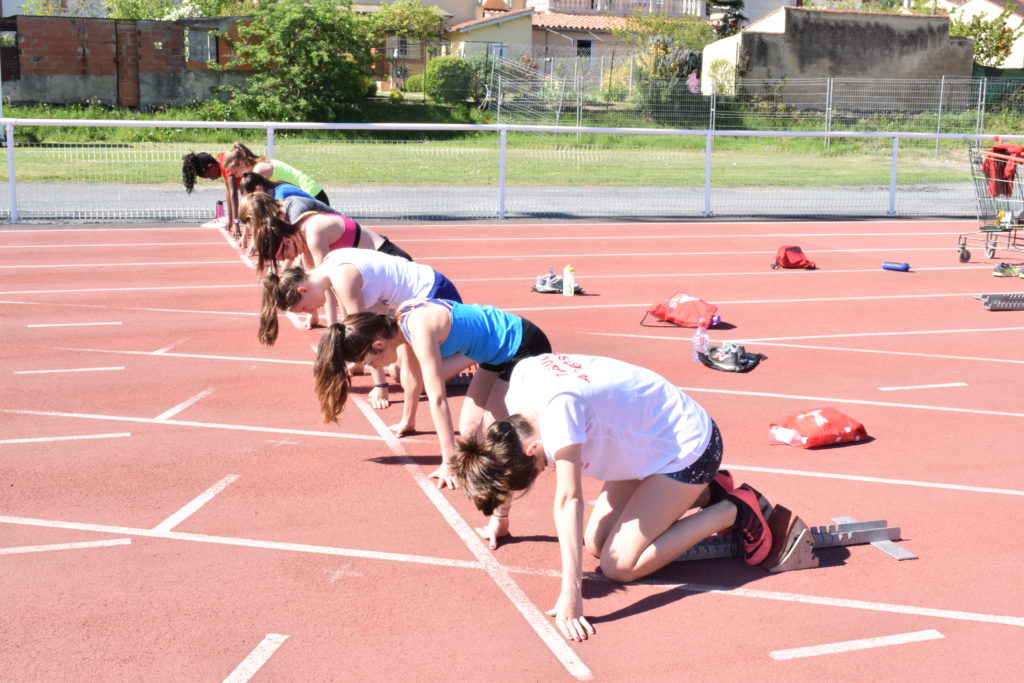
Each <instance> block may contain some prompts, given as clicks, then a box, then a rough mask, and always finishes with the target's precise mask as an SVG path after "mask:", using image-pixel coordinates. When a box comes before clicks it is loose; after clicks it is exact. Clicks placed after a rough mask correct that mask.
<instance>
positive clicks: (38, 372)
mask: <svg viewBox="0 0 1024 683" xmlns="http://www.w3.org/2000/svg"><path fill="white" fill-rule="evenodd" d="M108 370H124V366H123V365H114V366H110V367H105V368H64V369H61V370H15V371H14V374H15V375H49V374H53V373H57V372H105V371H108Z"/></svg>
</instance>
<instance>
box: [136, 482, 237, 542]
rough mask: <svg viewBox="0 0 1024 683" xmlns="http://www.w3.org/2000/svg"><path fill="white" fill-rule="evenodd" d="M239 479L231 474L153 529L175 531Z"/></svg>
mask: <svg viewBox="0 0 1024 683" xmlns="http://www.w3.org/2000/svg"><path fill="white" fill-rule="evenodd" d="M237 479H238V475H237V474H229V475H228V476H226V477H224V478H223V479H221V480H220V481H218V482H217V483H216V484H214V485H213V486H211V487H210V488H208V489H206V490H205V491H203V492H202V493H200V494H199V495H198V496H196V497H195V498H194V499H193V500H192V501H191V502H190V503H189V504H188V505H186V506H184V507H183V508H181V509H180V510H178V511H177V512H175V513H174V514H173V515H171V516H170V517H168V518H167V519H165V520H164V521H162V522H160V523H159V524H157V525H156V526H155V527H153V531H170V530H171V529H173V528H174V527H176V526H178V525H179V524H181V523H182V522H184V521H185V520H186V519H188V518H189V517H191V516H192V515H193V514H195V513H196V512H197V511H198V510H199V508H201V507H203V506H204V505H206V504H207V503H209V502H210V501H211V500H213V497H214V496H216V495H217V494H218V493H220V492H221V491H223V490H224V489H226V488H227V487H228V486H230V485H231V484H232V483H234V482H235V480H237Z"/></svg>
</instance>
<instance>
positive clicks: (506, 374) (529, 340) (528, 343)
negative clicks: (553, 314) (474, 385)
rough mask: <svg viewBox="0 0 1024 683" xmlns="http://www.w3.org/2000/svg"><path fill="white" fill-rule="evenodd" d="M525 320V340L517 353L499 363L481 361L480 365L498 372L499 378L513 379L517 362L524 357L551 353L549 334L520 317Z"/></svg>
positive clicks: (520, 344)
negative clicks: (491, 363)
mask: <svg viewBox="0 0 1024 683" xmlns="http://www.w3.org/2000/svg"><path fill="white" fill-rule="evenodd" d="M520 320H522V321H523V340H522V341H521V342H520V343H519V348H518V349H517V350H516V355H514V356H512V358H510V359H509V360H507V361H505V362H504V363H499V364H498V365H490V364H489V363H481V364H480V367H481V368H483V369H484V370H490V371H491V372H496V373H498V379H501V380H504V381H506V382H507V381H509V380H510V379H512V370H513V369H514V368H515V367H516V364H517V363H518V362H519V361H521V360H523V359H524V358H532V357H533V356H540V355H542V354H545V353H551V342H549V341H548V338H547V335H545V334H544V332H543V331H542V330H541V329H540V328H539V327H537V326H536V325H534V324H533V323H531V322H530V321H529V320H527V319H526V318H520Z"/></svg>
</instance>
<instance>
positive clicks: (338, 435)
mask: <svg viewBox="0 0 1024 683" xmlns="http://www.w3.org/2000/svg"><path fill="white" fill-rule="evenodd" d="M0 413H12V414H14V415H42V416H45V417H74V418H81V419H83V420H110V421H112V422H138V423H140V424H157V425H174V426H177V427H202V428H205V429H228V430H232V431H240V432H261V433H266V434H295V435H298V436H325V437H328V438H332V439H358V440H362V441H380V437H379V436H377V435H367V434H346V433H343V432H318V431H315V430H311V429H287V428H285V427H254V426H251V425H233V424H223V423H218V422H190V421H187V420H154V419H153V418H149V417H128V416H126V415H96V414H94V413H65V412H59V411H48V410H15V409H13V408H2V409H0ZM407 441H410V442H411V443H429V442H428V441H426V440H422V439H419V440H418V439H407Z"/></svg>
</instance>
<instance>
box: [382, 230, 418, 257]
mask: <svg viewBox="0 0 1024 683" xmlns="http://www.w3.org/2000/svg"><path fill="white" fill-rule="evenodd" d="M381 237H384V235H381ZM377 251H379V252H380V253H382V254H390V255H391V256H397V257H399V258H404V259H405V260H406V261H412V256H409V254H407V253H405V250H404V249H402V248H400V247H396V246H395V244H394V243H393V242H392V241H391V240H389V239H388V238H387V237H384V241H383V242H381V244H380V246H379V247H377Z"/></svg>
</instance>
